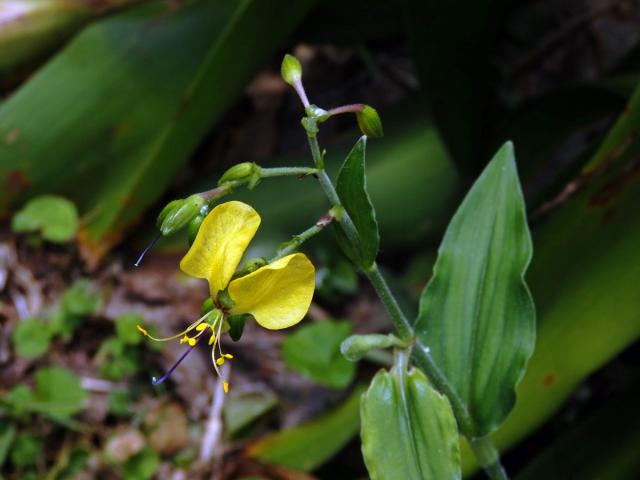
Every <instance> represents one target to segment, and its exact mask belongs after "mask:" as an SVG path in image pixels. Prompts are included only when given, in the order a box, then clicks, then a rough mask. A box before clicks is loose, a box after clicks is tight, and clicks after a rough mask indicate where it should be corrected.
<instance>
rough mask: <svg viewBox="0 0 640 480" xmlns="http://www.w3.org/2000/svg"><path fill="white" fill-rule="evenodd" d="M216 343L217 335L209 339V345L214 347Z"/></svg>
mask: <svg viewBox="0 0 640 480" xmlns="http://www.w3.org/2000/svg"><path fill="white" fill-rule="evenodd" d="M215 341H216V336H215V335H211V337H209V345H213V342H215Z"/></svg>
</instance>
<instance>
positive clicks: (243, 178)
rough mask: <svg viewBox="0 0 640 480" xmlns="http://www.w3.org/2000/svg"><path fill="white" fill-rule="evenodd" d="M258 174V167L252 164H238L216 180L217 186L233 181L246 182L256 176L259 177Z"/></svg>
mask: <svg viewBox="0 0 640 480" xmlns="http://www.w3.org/2000/svg"><path fill="white" fill-rule="evenodd" d="M259 173H260V167H259V166H258V165H256V164H255V163H253V162H243V163H238V164H237V165H234V166H233V167H231V168H229V169H228V170H227V171H226V172H224V173H223V174H222V177H220V180H218V185H224V184H225V183H228V182H233V181H239V182H248V181H251V178H252V177H254V176H255V175H256V174H258V176H259Z"/></svg>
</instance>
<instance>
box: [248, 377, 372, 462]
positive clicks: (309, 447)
mask: <svg viewBox="0 0 640 480" xmlns="http://www.w3.org/2000/svg"><path fill="white" fill-rule="evenodd" d="M362 390H363V389H362V388H357V389H356V390H355V391H354V392H353V393H352V394H351V396H350V397H349V398H348V399H347V400H346V401H345V402H344V403H343V404H342V405H340V406H338V407H337V408H336V409H335V410H332V411H331V412H329V413H327V414H326V415H323V416H322V417H319V418H317V419H315V420H312V421H310V422H308V423H305V424H303V425H298V426H297V427H293V428H290V429H288V430H283V431H281V432H277V433H274V434H271V435H268V436H266V437H264V438H262V439H261V440H259V441H258V442H256V443H254V444H252V445H251V446H249V449H248V453H249V456H251V457H254V458H258V459H259V460H262V461H263V462H267V463H273V464H276V465H283V466H285V467H289V468H293V469H296V470H301V471H304V472H308V471H311V470H314V469H316V468H318V467H319V466H320V465H322V464H323V463H324V462H326V461H327V460H328V459H329V458H331V457H332V456H333V455H335V454H336V453H337V452H338V451H339V450H340V449H341V448H342V447H343V446H344V445H345V444H346V443H347V442H348V441H349V440H350V439H351V438H352V437H353V436H354V435H355V434H356V433H357V431H358V428H359V427H360V417H359V416H358V405H359V402H360V395H361V394H362Z"/></svg>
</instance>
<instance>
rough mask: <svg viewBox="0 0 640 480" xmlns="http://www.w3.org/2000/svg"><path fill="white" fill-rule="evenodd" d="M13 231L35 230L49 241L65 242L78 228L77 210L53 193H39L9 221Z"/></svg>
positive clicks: (67, 201)
mask: <svg viewBox="0 0 640 480" xmlns="http://www.w3.org/2000/svg"><path fill="white" fill-rule="evenodd" d="M11 228H12V229H13V231H14V232H17V233H25V232H36V231H39V232H40V233H41V234H42V238H44V239H45V240H49V241H50V242H56V243H65V242H68V241H70V240H71V239H73V237H74V235H75V234H76V230H77V229H78V212H77V211H76V207H75V205H74V204H73V203H71V202H70V201H69V200H67V199H66V198H62V197H58V196H55V195H41V196H39V197H36V198H34V199H33V200H30V201H29V202H28V203H27V204H26V205H25V206H24V207H23V208H22V209H21V210H20V211H19V212H18V213H16V214H15V216H14V217H13V220H12V221H11Z"/></svg>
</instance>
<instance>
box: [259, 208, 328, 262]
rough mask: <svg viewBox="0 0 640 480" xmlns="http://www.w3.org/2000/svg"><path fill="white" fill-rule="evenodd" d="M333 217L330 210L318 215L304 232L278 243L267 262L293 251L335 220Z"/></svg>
mask: <svg viewBox="0 0 640 480" xmlns="http://www.w3.org/2000/svg"><path fill="white" fill-rule="evenodd" d="M335 218H336V217H335V216H334V215H333V212H332V211H329V213H327V214H326V215H323V216H322V217H320V218H319V219H318V221H317V222H316V223H315V225H313V226H311V227H309V228H307V229H306V230H305V231H304V232H301V233H299V234H298V235H294V236H293V237H292V238H291V240H289V241H287V242H285V243H283V244H282V245H280V247H278V251H277V252H276V255H275V256H274V257H273V258H271V259H270V260H269V263H271V262H275V261H276V260H278V259H280V258H282V257H286V256H287V255H290V254H292V253H293V252H295V251H296V250H297V249H298V248H299V247H300V245H302V244H303V243H304V242H306V241H307V240H309V239H310V238H311V237H313V236H315V235H317V234H318V233H320V232H321V231H322V230H324V228H325V227H326V226H327V225H329V224H330V223H331V222H332V221H333V220H335Z"/></svg>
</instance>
